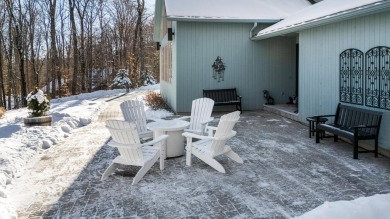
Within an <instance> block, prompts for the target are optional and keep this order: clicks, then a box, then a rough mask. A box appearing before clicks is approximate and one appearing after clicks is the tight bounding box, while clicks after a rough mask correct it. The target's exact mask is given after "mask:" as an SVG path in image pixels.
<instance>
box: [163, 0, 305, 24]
mask: <svg viewBox="0 0 390 219" xmlns="http://www.w3.org/2000/svg"><path fill="white" fill-rule="evenodd" d="M310 5H311V3H310V2H309V1H308V0H165V6H166V11H167V18H168V19H170V20H223V21H224V20H233V21H234V20H246V21H273V22H275V21H278V20H281V19H283V18H286V17H287V16H289V15H291V14H292V13H294V12H296V11H299V10H302V9H303V8H306V7H309V6H310Z"/></svg>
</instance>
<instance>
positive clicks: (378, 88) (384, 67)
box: [365, 46, 390, 110]
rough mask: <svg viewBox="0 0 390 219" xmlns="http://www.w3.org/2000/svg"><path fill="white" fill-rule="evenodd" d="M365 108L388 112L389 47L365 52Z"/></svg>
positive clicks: (389, 84) (389, 94) (375, 48)
mask: <svg viewBox="0 0 390 219" xmlns="http://www.w3.org/2000/svg"><path fill="white" fill-rule="evenodd" d="M365 78H366V106H369V107H375V108H380V109H386V110H390V47H385V46H378V47H374V48H372V49H370V50H368V51H367V52H366V76H365Z"/></svg>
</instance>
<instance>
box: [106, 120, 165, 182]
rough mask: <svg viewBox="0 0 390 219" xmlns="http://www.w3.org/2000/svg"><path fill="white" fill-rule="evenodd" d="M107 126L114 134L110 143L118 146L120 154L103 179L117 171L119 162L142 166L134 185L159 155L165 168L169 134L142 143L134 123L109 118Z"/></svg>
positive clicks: (161, 168) (161, 165) (161, 167)
mask: <svg viewBox="0 0 390 219" xmlns="http://www.w3.org/2000/svg"><path fill="white" fill-rule="evenodd" d="M106 127H107V129H108V130H109V131H110V133H111V136H112V140H111V141H110V142H108V145H109V146H112V147H117V148H118V150H119V153H120V156H118V157H116V158H115V159H114V160H113V161H112V163H111V165H110V166H109V167H108V168H107V169H106V170H105V171H104V173H103V175H102V180H105V179H107V177H108V176H109V175H111V174H112V173H113V172H114V171H115V169H116V167H117V164H123V165H132V166H141V167H142V168H141V169H140V170H139V171H138V173H137V174H136V176H135V177H134V179H133V183H132V185H135V184H137V183H138V182H139V181H140V180H141V179H142V177H143V176H144V175H145V174H146V172H148V170H149V169H150V168H151V167H152V166H153V164H154V163H156V161H157V159H158V158H159V157H160V170H163V169H164V158H165V153H166V148H165V147H166V146H165V144H164V143H163V141H164V140H165V139H166V138H167V137H168V136H167V135H161V136H160V137H158V138H156V139H154V140H152V141H149V142H146V143H143V144H141V143H140V138H139V136H138V132H137V129H136V125H135V124H134V123H129V122H126V121H120V120H107V121H106ZM155 144H159V147H154V146H153V145H155Z"/></svg>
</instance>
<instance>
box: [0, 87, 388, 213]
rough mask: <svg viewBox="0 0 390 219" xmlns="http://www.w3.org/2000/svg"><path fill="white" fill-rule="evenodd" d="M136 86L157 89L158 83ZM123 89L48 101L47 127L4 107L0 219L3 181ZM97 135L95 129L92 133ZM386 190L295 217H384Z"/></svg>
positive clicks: (8, 209)
mask: <svg viewBox="0 0 390 219" xmlns="http://www.w3.org/2000/svg"><path fill="white" fill-rule="evenodd" d="M139 90H159V85H154V86H148V87H143V88H140V89H138V90H132V91H131V92H137V91H139ZM124 92H125V90H111V91H97V92H93V93H89V94H81V95H77V96H72V97H66V98H61V99H55V100H52V101H51V109H50V111H49V114H50V115H52V116H53V125H52V126H50V127H28V128H27V127H25V126H24V125H23V118H24V117H26V116H27V115H28V111H27V109H26V108H23V109H17V110H10V111H7V112H6V114H5V116H4V117H3V118H1V119H0V138H1V139H0V219H7V218H15V217H16V213H15V209H14V208H13V207H12V206H11V205H10V204H9V202H8V201H7V185H9V184H12V182H13V179H14V178H17V177H19V176H21V175H23V172H24V170H25V168H26V165H27V163H28V162H30V161H31V160H34V159H33V158H34V157H35V156H37V155H38V154H39V153H41V152H43V151H44V150H46V149H48V148H51V147H55V146H56V144H57V143H58V142H61V141H62V140H64V139H65V138H67V137H68V136H70V135H74V134H77V133H78V128H80V127H85V126H88V125H91V127H93V126H92V123H94V122H95V121H96V119H97V117H98V115H99V114H100V113H101V112H103V110H104V109H106V107H107V106H108V103H107V102H106V100H108V99H111V98H113V97H115V96H119V95H121V94H123V93H124ZM146 111H147V117H148V119H157V118H163V117H165V116H169V115H171V114H170V113H169V112H167V111H153V110H151V109H148V108H147V107H146ZM96 134H97V135H98V134H99V133H96ZM389 208H390V194H382V195H374V196H371V197H362V198H358V199H355V200H352V201H337V202H325V203H324V204H323V205H321V206H319V207H317V208H315V209H313V210H312V211H309V212H307V213H305V214H304V215H302V216H300V217H297V218H303V219H306V218H351V219H352V218H354V219H357V218H388V209H389Z"/></svg>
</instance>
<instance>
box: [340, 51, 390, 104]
mask: <svg viewBox="0 0 390 219" xmlns="http://www.w3.org/2000/svg"><path fill="white" fill-rule="evenodd" d="M363 60H365V61H363ZM363 65H364V67H363ZM363 100H364V103H365V105H366V106H367V107H373V108H379V109H385V110H390V47H386V46H377V47H374V48H371V49H370V50H368V51H367V52H366V53H365V59H363V52H362V51H360V50H358V49H347V50H345V51H343V52H342V53H341V54H340V102H345V103H351V104H358V105H363Z"/></svg>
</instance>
